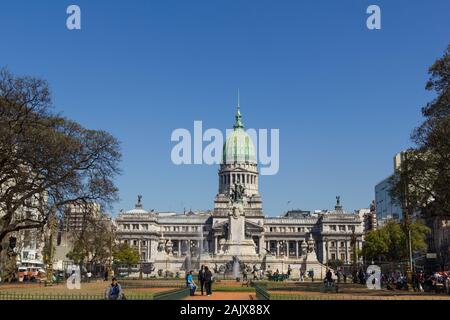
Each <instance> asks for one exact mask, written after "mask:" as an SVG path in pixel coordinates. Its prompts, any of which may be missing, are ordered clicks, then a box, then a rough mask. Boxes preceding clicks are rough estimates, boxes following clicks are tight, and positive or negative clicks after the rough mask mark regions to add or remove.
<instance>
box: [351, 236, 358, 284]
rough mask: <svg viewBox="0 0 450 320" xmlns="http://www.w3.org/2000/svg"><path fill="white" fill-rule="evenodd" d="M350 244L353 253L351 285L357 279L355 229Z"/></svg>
mask: <svg viewBox="0 0 450 320" xmlns="http://www.w3.org/2000/svg"><path fill="white" fill-rule="evenodd" d="M350 244H351V246H352V251H353V259H352V260H353V261H352V281H353V283H357V282H358V279H357V277H356V276H357V271H356V269H357V261H358V260H357V259H358V258H357V251H356V234H355V229H354V228H353V230H352V236H351V241H350Z"/></svg>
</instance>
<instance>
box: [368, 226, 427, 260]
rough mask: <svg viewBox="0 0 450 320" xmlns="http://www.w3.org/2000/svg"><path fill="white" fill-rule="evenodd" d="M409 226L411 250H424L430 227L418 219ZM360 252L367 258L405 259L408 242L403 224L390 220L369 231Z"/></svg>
mask: <svg viewBox="0 0 450 320" xmlns="http://www.w3.org/2000/svg"><path fill="white" fill-rule="evenodd" d="M410 227H411V247H412V250H413V251H414V252H422V251H424V250H426V248H427V242H426V237H427V234H428V233H430V231H431V230H430V228H428V227H427V226H425V225H424V224H423V222H422V221H420V220H418V221H414V222H413V223H411V226H410ZM361 253H362V255H363V256H364V257H365V258H366V259H367V260H376V261H386V262H398V261H402V260H405V259H407V257H408V243H407V237H406V232H405V229H404V227H403V225H401V224H400V223H399V222H397V221H394V220H391V221H388V222H387V223H386V225H384V226H383V227H381V228H379V229H377V230H374V231H370V232H369V233H368V234H367V235H366V237H365V241H364V245H363V249H362V252H361Z"/></svg>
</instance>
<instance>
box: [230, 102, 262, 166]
mask: <svg viewBox="0 0 450 320" xmlns="http://www.w3.org/2000/svg"><path fill="white" fill-rule="evenodd" d="M222 162H223V163H224V164H227V163H235V162H244V163H245V162H248V163H256V154H255V146H254V145H253V141H252V138H250V136H249V135H248V134H247V132H245V130H244V125H243V123H242V116H241V111H240V108H239V105H238V110H237V113H236V122H235V124H234V131H233V132H232V133H231V134H230V135H229V136H228V137H227V140H226V142H225V143H224V145H223V161H222Z"/></svg>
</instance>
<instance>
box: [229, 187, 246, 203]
mask: <svg viewBox="0 0 450 320" xmlns="http://www.w3.org/2000/svg"><path fill="white" fill-rule="evenodd" d="M244 194H245V187H244V186H243V185H242V184H240V183H235V184H234V188H232V190H231V195H230V199H231V201H232V202H233V203H236V202H242V200H243V199H244Z"/></svg>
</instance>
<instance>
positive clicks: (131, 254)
mask: <svg viewBox="0 0 450 320" xmlns="http://www.w3.org/2000/svg"><path fill="white" fill-rule="evenodd" d="M114 263H115V264H117V265H125V266H128V275H129V274H130V273H131V266H132V265H134V264H137V263H139V252H138V251H137V249H136V248H131V247H130V246H129V245H128V244H126V243H123V244H120V245H118V246H117V247H115V248H114Z"/></svg>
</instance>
